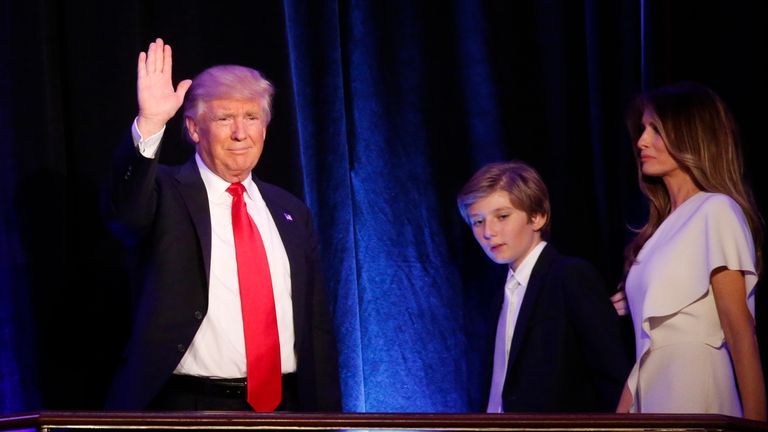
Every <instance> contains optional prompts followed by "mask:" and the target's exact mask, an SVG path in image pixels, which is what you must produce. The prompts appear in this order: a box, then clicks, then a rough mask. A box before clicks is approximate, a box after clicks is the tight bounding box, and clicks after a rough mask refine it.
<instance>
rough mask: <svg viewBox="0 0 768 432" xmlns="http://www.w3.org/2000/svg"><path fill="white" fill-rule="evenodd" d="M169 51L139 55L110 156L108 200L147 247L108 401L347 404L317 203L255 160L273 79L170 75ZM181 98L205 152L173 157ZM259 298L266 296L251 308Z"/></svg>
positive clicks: (232, 72)
mask: <svg viewBox="0 0 768 432" xmlns="http://www.w3.org/2000/svg"><path fill="white" fill-rule="evenodd" d="M171 61H172V55H171V48H170V46H168V45H165V44H164V43H163V41H162V40H161V39H157V40H156V41H155V42H153V43H152V44H150V46H149V48H148V50H147V52H146V53H144V52H142V53H141V54H140V55H139V61H138V78H137V88H138V101H139V114H138V116H137V118H136V120H135V122H134V124H133V128H132V133H131V138H130V139H127V140H126V141H127V142H126V143H125V145H124V146H123V147H122V148H121V149H120V152H119V154H118V155H117V157H116V158H115V164H114V167H113V170H114V174H115V175H114V179H113V182H112V185H111V193H110V213H111V216H112V218H113V220H114V222H115V226H117V227H119V229H120V231H121V232H127V233H129V234H130V238H131V241H132V242H133V243H134V245H135V246H136V248H137V249H139V250H140V251H142V254H141V258H140V260H141V264H142V272H141V273H140V277H139V279H140V284H139V285H140V286H139V287H138V289H139V291H138V292H137V295H136V311H135V320H134V324H133V327H132V332H131V336H130V339H129V342H128V346H127V348H126V350H125V353H124V356H123V358H122V361H121V364H120V365H119V368H118V371H117V375H116V378H115V380H114V382H113V385H112V388H111V390H110V392H109V394H108V398H107V404H106V406H107V408H108V409H121V410H125V409H129V410H135V409H152V410H252V409H255V410H257V411H272V410H274V409H277V410H289V411H340V409H341V402H340V390H339V388H340V386H339V378H338V376H339V375H338V355H337V351H336V344H335V338H334V334H333V330H332V321H331V318H330V313H329V309H328V304H327V301H326V294H325V291H324V287H323V285H322V278H321V277H320V274H321V270H320V263H319V260H318V256H317V244H318V243H317V239H316V235H315V231H314V229H313V227H312V222H311V217H310V213H309V209H308V208H307V207H306V206H305V205H304V204H303V203H302V202H301V201H299V200H298V199H297V198H295V197H294V196H292V195H291V194H289V193H288V192H286V191H284V190H282V189H280V188H278V187H276V186H273V185H270V184H267V183H264V182H261V181H259V180H258V179H256V178H254V177H253V176H252V173H251V171H252V169H253V168H254V167H255V165H256V163H257V162H258V160H259V157H260V156H261V152H262V149H263V145H264V138H265V136H266V127H267V125H268V123H269V120H270V112H271V97H272V93H273V89H272V86H271V84H270V83H269V82H268V81H267V80H265V79H264V78H263V77H262V76H261V74H259V72H258V71H255V70H253V69H250V68H246V67H242V66H233V65H229V66H214V67H212V68H209V69H206V70H205V71H203V72H202V73H201V74H200V75H198V76H197V77H195V79H194V81H190V80H184V81H182V82H181V83H179V85H178V87H177V88H176V89H174V87H173V83H172V80H171ZM185 95H186V99H185ZM182 104H183V112H184V122H185V131H186V133H187V138H188V139H189V141H191V142H192V143H194V145H195V147H196V155H195V157H194V158H193V159H191V160H190V161H189V162H187V163H186V164H185V165H182V166H178V167H168V166H163V165H160V164H159V163H158V161H157V157H156V155H157V151H158V149H159V146H160V141H161V139H162V135H163V131H164V129H165V124H166V123H167V122H168V121H169V120H170V119H171V118H172V117H173V116H174V115H175V113H176V111H177V110H178V109H179V108H180V107H182ZM236 202H237V204H236ZM238 211H241V213H238V214H239V215H244V216H243V217H242V218H240V219H237V217H236V213H237V212H238ZM249 219H250V221H249ZM238 221H240V222H238ZM238 224H240V226H241V227H244V226H245V227H246V228H238ZM243 224H245V225H243ZM247 227H252V228H250V231H248V230H249V228H247ZM254 229H255V230H256V231H257V234H256V237H255V238H257V239H258V240H254V237H253V231H254ZM238 230H241V231H238ZM242 230H246V231H248V233H249V234H242V232H243V231H242ZM243 235H245V236H246V237H241V236H243ZM249 235H250V236H251V237H248V236H249ZM243 239H246V240H243ZM249 242H251V243H253V242H256V243H258V247H257V246H253V244H251V243H249ZM244 244H245V245H246V248H243V246H242V245H244ZM244 251H250V252H244ZM252 251H257V252H253V253H254V254H256V255H248V254H249V253H251V252H252ZM256 256H258V257H257V258H254V259H251V258H252V257H256ZM256 261H258V262H259V263H260V264H259V263H257V262H256ZM260 265H262V267H258V266H260ZM257 268H258V269H259V270H255V269H257ZM255 273H256V274H255ZM254 274H255V276H254ZM253 277H256V278H261V279H258V280H259V281H260V282H259V283H258V284H257V285H258V287H259V288H258V289H259V290H261V291H259V290H256V291H248V290H246V289H245V288H244V287H246V286H250V285H248V284H249V283H251V282H246V281H250V280H252V279H248V278H253ZM244 278H245V279H244ZM249 289H250V288H249ZM253 292H258V295H257V296H256V295H253V294H252V293H253ZM254 302H255V303H254ZM254 304H256V305H257V306H258V307H259V308H262V307H264V309H258V310H259V311H260V312H259V313H258V314H254V313H253V312H252V309H254V308H252V307H251V306H250V305H254ZM265 305H266V306H265ZM249 312H250V315H249ZM244 322H245V323H247V325H244ZM253 341H255V342H256V344H254V342H253ZM264 341H268V343H265V342H264ZM258 344H261V345H258ZM257 345H258V346H257ZM254 347H255V348H254ZM254 365H256V366H254ZM264 370H269V371H273V372H275V373H273V374H269V373H265V372H264ZM255 374H262V375H264V376H266V377H263V376H262V375H258V378H252V377H254V376H257V375H255ZM246 377H247V379H246ZM265 395H266V396H265Z"/></svg>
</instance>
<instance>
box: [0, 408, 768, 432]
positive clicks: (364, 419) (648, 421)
mask: <svg viewBox="0 0 768 432" xmlns="http://www.w3.org/2000/svg"><path fill="white" fill-rule="evenodd" d="M160 429H162V430H185V429H188V430H198V431H199V430H211V431H217V430H222V431H223V430H227V431H240V430H242V431H245V430H270V431H280V430H284V431H295V430H306V431H313V430H324V431H329V430H330V431H333V430H349V431H355V430H409V431H419V430H425V431H489V432H502V431H538V432H584V431H604V432H610V431H617V432H630V431H631V432H640V431H659V432H682V431H701V432H705V431H713V432H715V431H719V432H730V431H733V432H737V431H739V432H746V431H768V423H763V422H757V421H752V420H744V419H741V418H734V417H729V416H723V415H710V414H696V415H676V414H675V415H672V414H669V415H667V414H625V415H619V414H547V415H539V414H394V413H387V414H383V413H382V414H352V413H350V414H341V413H338V414H290V413H269V414H261V413H232V412H212V411H208V412H95V411H94V412H91V411H88V412H75V411H72V412H69V411H41V412H34V413H21V414H15V415H5V416H0V431H20V430H35V431H44V432H49V431H50V432H52V431H65V430H78V431H80V430H102V431H103V430H110V431H112V430H114V431H117V430H120V431H130V430H142V431H144V430H146V431H151V430H160Z"/></svg>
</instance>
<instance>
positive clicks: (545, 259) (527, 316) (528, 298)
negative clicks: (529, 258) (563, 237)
mask: <svg viewBox="0 0 768 432" xmlns="http://www.w3.org/2000/svg"><path fill="white" fill-rule="evenodd" d="M555 253H556V252H555V250H554V248H552V247H551V246H550V245H546V246H544V250H542V251H541V254H540V255H539V259H537V260H536V264H534V266H533V270H532V271H531V277H530V279H528V286H527V287H526V288H525V295H524V296H523V304H522V305H520V313H519V314H518V316H517V323H516V324H515V333H514V335H513V336H512V343H511V344H510V347H509V359H508V361H507V374H508V376H510V375H509V371H510V370H511V369H512V367H513V364H514V363H515V358H516V357H517V354H518V353H519V352H520V347H521V346H522V345H523V340H524V339H525V337H526V333H527V332H528V327H529V326H530V324H531V320H532V319H533V312H534V310H535V309H536V303H537V300H538V298H539V294H540V293H541V291H542V290H543V289H546V287H545V286H544V285H545V280H546V276H547V273H548V272H549V267H550V265H551V264H552V260H553V259H554V257H555Z"/></svg>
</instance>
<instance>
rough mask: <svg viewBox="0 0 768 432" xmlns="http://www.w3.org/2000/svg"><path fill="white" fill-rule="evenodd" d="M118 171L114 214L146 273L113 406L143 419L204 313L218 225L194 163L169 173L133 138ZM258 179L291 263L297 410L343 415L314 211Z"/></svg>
mask: <svg viewBox="0 0 768 432" xmlns="http://www.w3.org/2000/svg"><path fill="white" fill-rule="evenodd" d="M113 170H114V175H113V182H112V185H111V186H112V190H111V194H110V198H111V199H110V207H111V208H110V213H111V216H112V217H113V218H114V222H115V224H116V226H117V227H118V230H119V231H121V233H126V232H127V233H128V238H131V239H140V240H136V241H137V244H136V246H137V247H138V248H139V250H140V251H141V254H140V258H141V259H142V260H143V261H144V262H143V263H142V264H143V265H142V268H143V269H144V271H145V273H143V274H141V275H140V277H139V278H138V279H139V280H140V283H139V285H140V286H139V287H138V292H137V295H136V309H135V314H134V323H133V328H132V332H131V336H130V339H129V342H128V346H127V348H126V350H125V352H124V354H123V358H122V359H121V364H120V365H119V368H118V371H117V375H116V378H115V380H114V382H113V385H112V388H111V390H110V392H109V394H108V397H107V403H106V407H107V409H116V410H137V409H143V408H145V407H146V406H147V404H148V403H149V402H150V401H151V400H152V399H153V397H154V396H155V395H156V394H157V392H158V391H159V390H160V388H161V387H162V386H163V384H164V383H165V382H166V380H167V379H168V378H169V377H170V376H171V374H172V373H173V371H174V369H175V368H176V366H177V365H178V363H179V361H180V360H181V358H182V356H183V355H184V352H185V351H186V349H187V347H188V346H189V344H190V343H191V342H192V339H193V337H194V336H195V333H196V332H197V330H198V328H199V327H200V323H201V322H202V319H203V317H205V314H206V312H207V308H208V274H209V267H210V258H211V220H210V213H209V209H208V196H207V193H206V189H205V185H204V184H203V180H202V178H201V176H200V172H199V170H198V168H197V165H196V163H195V160H194V158H192V159H191V160H190V161H188V162H187V163H186V164H184V165H181V166H177V167H168V166H163V165H160V164H158V162H157V158H155V159H147V158H144V157H142V156H141V155H140V154H139V153H138V152H137V151H136V149H135V148H134V146H133V142H132V140H131V139H130V138H129V139H128V140H126V142H124V144H123V146H122V147H121V149H120V153H119V154H118V156H117V157H116V159H115V163H114V165H113ZM254 180H255V181H256V184H257V185H258V188H259V191H260V192H261V194H262V196H263V198H264V201H265V202H266V204H267V207H268V208H269V211H270V213H271V215H272V218H273V219H274V221H275V225H277V229H278V231H279V233H280V238H281V239H282V241H283V245H284V247H285V252H286V254H287V255H288V260H289V262H290V268H291V292H292V303H293V319H294V331H295V337H296V340H295V343H296V345H295V351H296V356H297V371H296V374H297V381H298V395H299V404H300V408H301V410H302V411H340V410H341V402H340V390H339V388H340V386H339V374H338V354H337V348H336V342H335V338H334V334H333V328H332V321H331V318H330V311H329V309H328V304H327V301H326V293H325V288H324V286H323V283H322V278H321V277H320V274H321V269H320V263H319V262H318V254H317V244H318V243H317V239H316V235H315V231H314V229H313V227H312V221H311V216H310V213H309V209H308V208H307V207H306V206H305V205H304V204H303V203H302V202H301V201H299V200H298V199H297V198H295V197H294V196H293V195H291V194H289V193H288V192H286V191H284V190H282V189H280V188H278V187H276V186H273V185H270V184H267V183H264V182H261V181H258V180H256V179H254Z"/></svg>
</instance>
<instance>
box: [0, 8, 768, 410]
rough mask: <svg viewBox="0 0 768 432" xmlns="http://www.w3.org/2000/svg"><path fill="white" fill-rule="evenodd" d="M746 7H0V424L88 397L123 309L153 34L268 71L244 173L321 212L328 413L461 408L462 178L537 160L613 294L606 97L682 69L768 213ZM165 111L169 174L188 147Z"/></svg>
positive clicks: (474, 354) (476, 367)
mask: <svg viewBox="0 0 768 432" xmlns="http://www.w3.org/2000/svg"><path fill="white" fill-rule="evenodd" d="M766 22H768V14H767V13H766V7H765V6H764V2H761V1H727V2H726V1H674V2H673V1H652V0H634V1H629V0H616V1H606V2H599V1H589V0H583V1H569V0H561V1H532V0H529V1H510V2H507V1H501V0H499V1H474V0H450V1H411V0H389V1H370V2H368V1H352V0H335V1H333V0H317V1H309V0H306V1H301V0H284V1H279V0H267V1H235V0H219V1H216V2H209V1H193V0H188V1H185V2H181V1H164V2H163V1H121V2H101V3H92V2H82V3H81V2H71V1H68V2H63V1H61V2H59V1H42V0H30V1H20V0H0V155H1V156H0V164H1V165H0V208H2V213H0V223H1V224H2V225H1V227H0V413H2V412H14V411H22V410H36V409H98V408H99V407H100V404H101V401H102V397H103V394H104V391H105V389H106V386H107V385H108V382H109V378H110V375H111V373H112V371H113V368H114V366H115V362H116V360H117V357H118V356H119V354H120V349H121V346H122V342H123V341H124V338H125V337H126V331H127V328H128V327H127V326H128V323H129V321H130V310H129V307H128V303H129V293H128V283H127V279H128V276H129V275H128V274H127V270H126V268H127V267H126V265H125V264H126V263H125V260H126V258H127V257H126V256H125V254H124V252H123V248H122V247H121V244H120V242H119V241H118V239H117V238H116V237H115V236H114V235H113V234H112V233H111V231H110V230H109V227H108V226H107V224H106V223H105V221H104V219H103V218H102V215H101V212H100V198H99V196H100V191H101V188H102V187H103V185H104V182H105V176H106V173H107V170H108V165H109V160H110V155H111V153H112V151H113V149H114V148H115V146H116V145H117V143H118V142H119V140H120V139H121V137H122V136H123V134H125V133H127V131H128V128H129V126H130V123H131V121H132V119H133V118H134V116H135V114H136V102H135V68H136V58H137V55H138V53H139V51H142V50H146V47H147V45H148V44H149V42H151V41H152V40H153V39H154V38H155V37H163V38H164V39H165V40H166V41H167V42H168V43H170V44H171V45H172V46H173V48H174V75H175V78H176V81H178V80H181V79H184V78H192V77H193V76H194V75H195V74H196V73H198V72H200V71H201V70H202V69H204V68H206V67H208V66H211V65H214V64H221V63H236V64H243V65H246V66H250V67H253V68H256V69H259V70H261V71H262V72H264V73H265V75H266V76H267V77H268V78H269V79H270V80H271V81H272V82H273V83H274V84H275V87H276V88H277V93H276V96H275V100H274V114H273V121H272V123H271V125H270V128H269V132H268V135H267V147H266V151H265V153H264V155H263V157H262V159H261V161H260V162H259V165H258V166H257V168H256V172H257V174H258V175H259V176H260V177H261V178H262V179H264V180H267V181H270V182H273V183H276V184H278V185H281V186H283V187H284V188H286V189H288V190H290V191H292V192H294V193H295V194H296V195H298V196H300V197H302V198H303V199H304V200H305V201H306V202H307V204H308V205H309V206H310V207H311V208H312V210H313V212H314V214H315V217H316V224H317V226H318V229H319V231H320V234H321V241H322V245H323V253H324V259H325V262H326V273H327V275H328V276H327V279H328V287H329V290H330V293H331V297H332V299H333V305H334V316H335V319H336V328H337V331H338V334H339V345H340V350H341V369H342V378H343V392H344V405H345V410H347V411H369V412H370V411H447V412H462V411H470V410H478V409H482V406H483V404H484V399H485V395H484V394H479V392H478V390H477V389H478V387H479V384H480V382H481V380H482V376H483V374H484V373H487V371H486V370H485V369H484V368H485V366H486V365H487V361H488V359H487V358H485V357H484V354H483V352H482V349H481V347H482V346H483V344H484V343H485V342H486V340H487V337H488V334H489V332H492V331H493V329H490V328H487V326H486V325H485V324H483V323H484V318H485V317H484V316H483V311H484V308H485V307H486V306H487V298H488V294H489V292H490V290H492V289H494V288H498V286H499V285H500V284H502V283H503V277H504V276H503V275H504V272H505V270H504V269H503V268H500V267H501V266H496V265H493V264H491V263H490V262H489V261H488V260H487V258H485V256H484V255H483V253H482V251H481V250H480V248H479V247H477V246H476V245H475V244H474V239H472V237H471V234H470V231H469V229H468V228H467V227H466V226H465V224H464V223H463V222H462V221H461V220H460V217H459V215H458V212H457V211H456V206H455V195H456V192H457V191H458V189H459V188H460V187H461V185H462V184H463V183H464V182H465V181H466V180H467V179H468V178H469V176H470V175H471V174H472V173H473V172H474V171H476V170H477V169H478V168H479V167H480V166H481V165H483V164H484V163H487V162H490V161H495V160H500V159H510V158H516V159H522V160H525V161H527V162H529V163H530V164H532V165H533V166H534V167H536V168H537V169H538V170H539V171H540V172H541V174H542V176H543V177H544V179H545V181H546V182H547V184H548V185H549V187H550V192H551V199H552V204H553V220H552V222H553V235H552V243H554V244H555V245H556V246H557V247H558V248H559V249H560V250H561V251H562V252H566V253H568V254H572V255H577V256H581V257H584V258H586V259H588V260H590V261H591V262H593V263H594V264H595V265H596V266H597V267H598V268H599V270H600V271H601V273H602V275H603V277H604V278H605V280H606V285H607V291H612V290H613V288H614V287H615V286H616V285H617V284H618V282H619V281H620V279H621V276H622V263H623V257H622V255H623V248H624V245H625V244H626V243H627V241H628V240H629V239H630V238H631V231H630V230H629V227H639V226H641V225H642V224H643V222H644V217H645V211H646V210H645V207H644V205H645V204H644V200H643V198H642V196H641V194H640V193H639V191H638V188H637V180H636V169H635V166H634V162H633V159H632V146H631V143H630V142H629V140H628V137H627V134H626V132H625V128H624V118H623V116H624V110H625V108H626V106H627V103H628V102H629V100H630V99H631V97H632V96H634V95H635V94H636V93H637V92H638V91H640V90H642V89H644V88H649V87H655V86H659V85H663V84H667V83H671V82H675V81H680V80H695V81H699V82H702V83H704V84H706V85H709V86H710V87H712V88H713V89H714V90H715V91H717V92H718V93H719V94H720V95H721V96H722V97H723V98H724V99H725V100H726V102H727V103H728V104H729V106H730V107H731V108H732V110H733V112H734V115H735V117H736V119H737V121H738V122H739V125H740V127H741V132H742V138H743V143H744V152H745V156H746V158H745V160H746V173H747V177H748V179H749V180H750V181H751V183H752V186H753V188H754V191H755V193H756V197H757V200H758V204H759V206H760V210H761V212H762V213H763V214H767V213H766V212H768V196H767V194H768V190H766V185H767V184H768V182H766V176H767V174H766V170H765V169H763V160H762V154H763V147H764V137H763V132H764V131H763V127H764V124H765V121H766V120H765V119H766V114H768V108H766V104H765V103H764V101H765V100H766V96H768V86H767V85H766V77H767V76H768V73H766V72H768V71H766V67H765V61H764V58H765V53H766V52H768V47H766V42H768V38H767V37H766V25H765V23H766ZM179 124H180V123H179V122H178V119H175V120H174V122H172V123H171V124H170V125H169V129H168V131H167V132H166V134H167V136H168V138H169V139H167V140H166V144H165V146H164V147H163V150H162V154H161V159H162V161H164V162H166V163H171V164H173V163H180V162H182V161H184V160H185V159H186V158H188V157H189V156H190V155H191V154H192V152H193V148H191V147H190V146H188V145H187V144H184V143H183V141H182V140H181V139H175V138H177V137H178V138H180V137H181V131H180V128H179ZM606 295H608V292H607V293H606ZM765 303H766V301H765V300H763V295H762V293H761V292H758V331H759V337H760V340H761V342H762V345H763V346H765V345H766V341H765V334H766V329H765V324H764V323H763V321H764V320H763V319H762V318H763V316H764V315H765V309H766V304H765ZM625 324H627V323H626V322H625ZM628 335H629V334H628ZM628 347H629V349H630V350H631V349H632V345H631V341H628ZM763 358H764V359H765V358H766V355H765V354H764V355H763Z"/></svg>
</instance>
